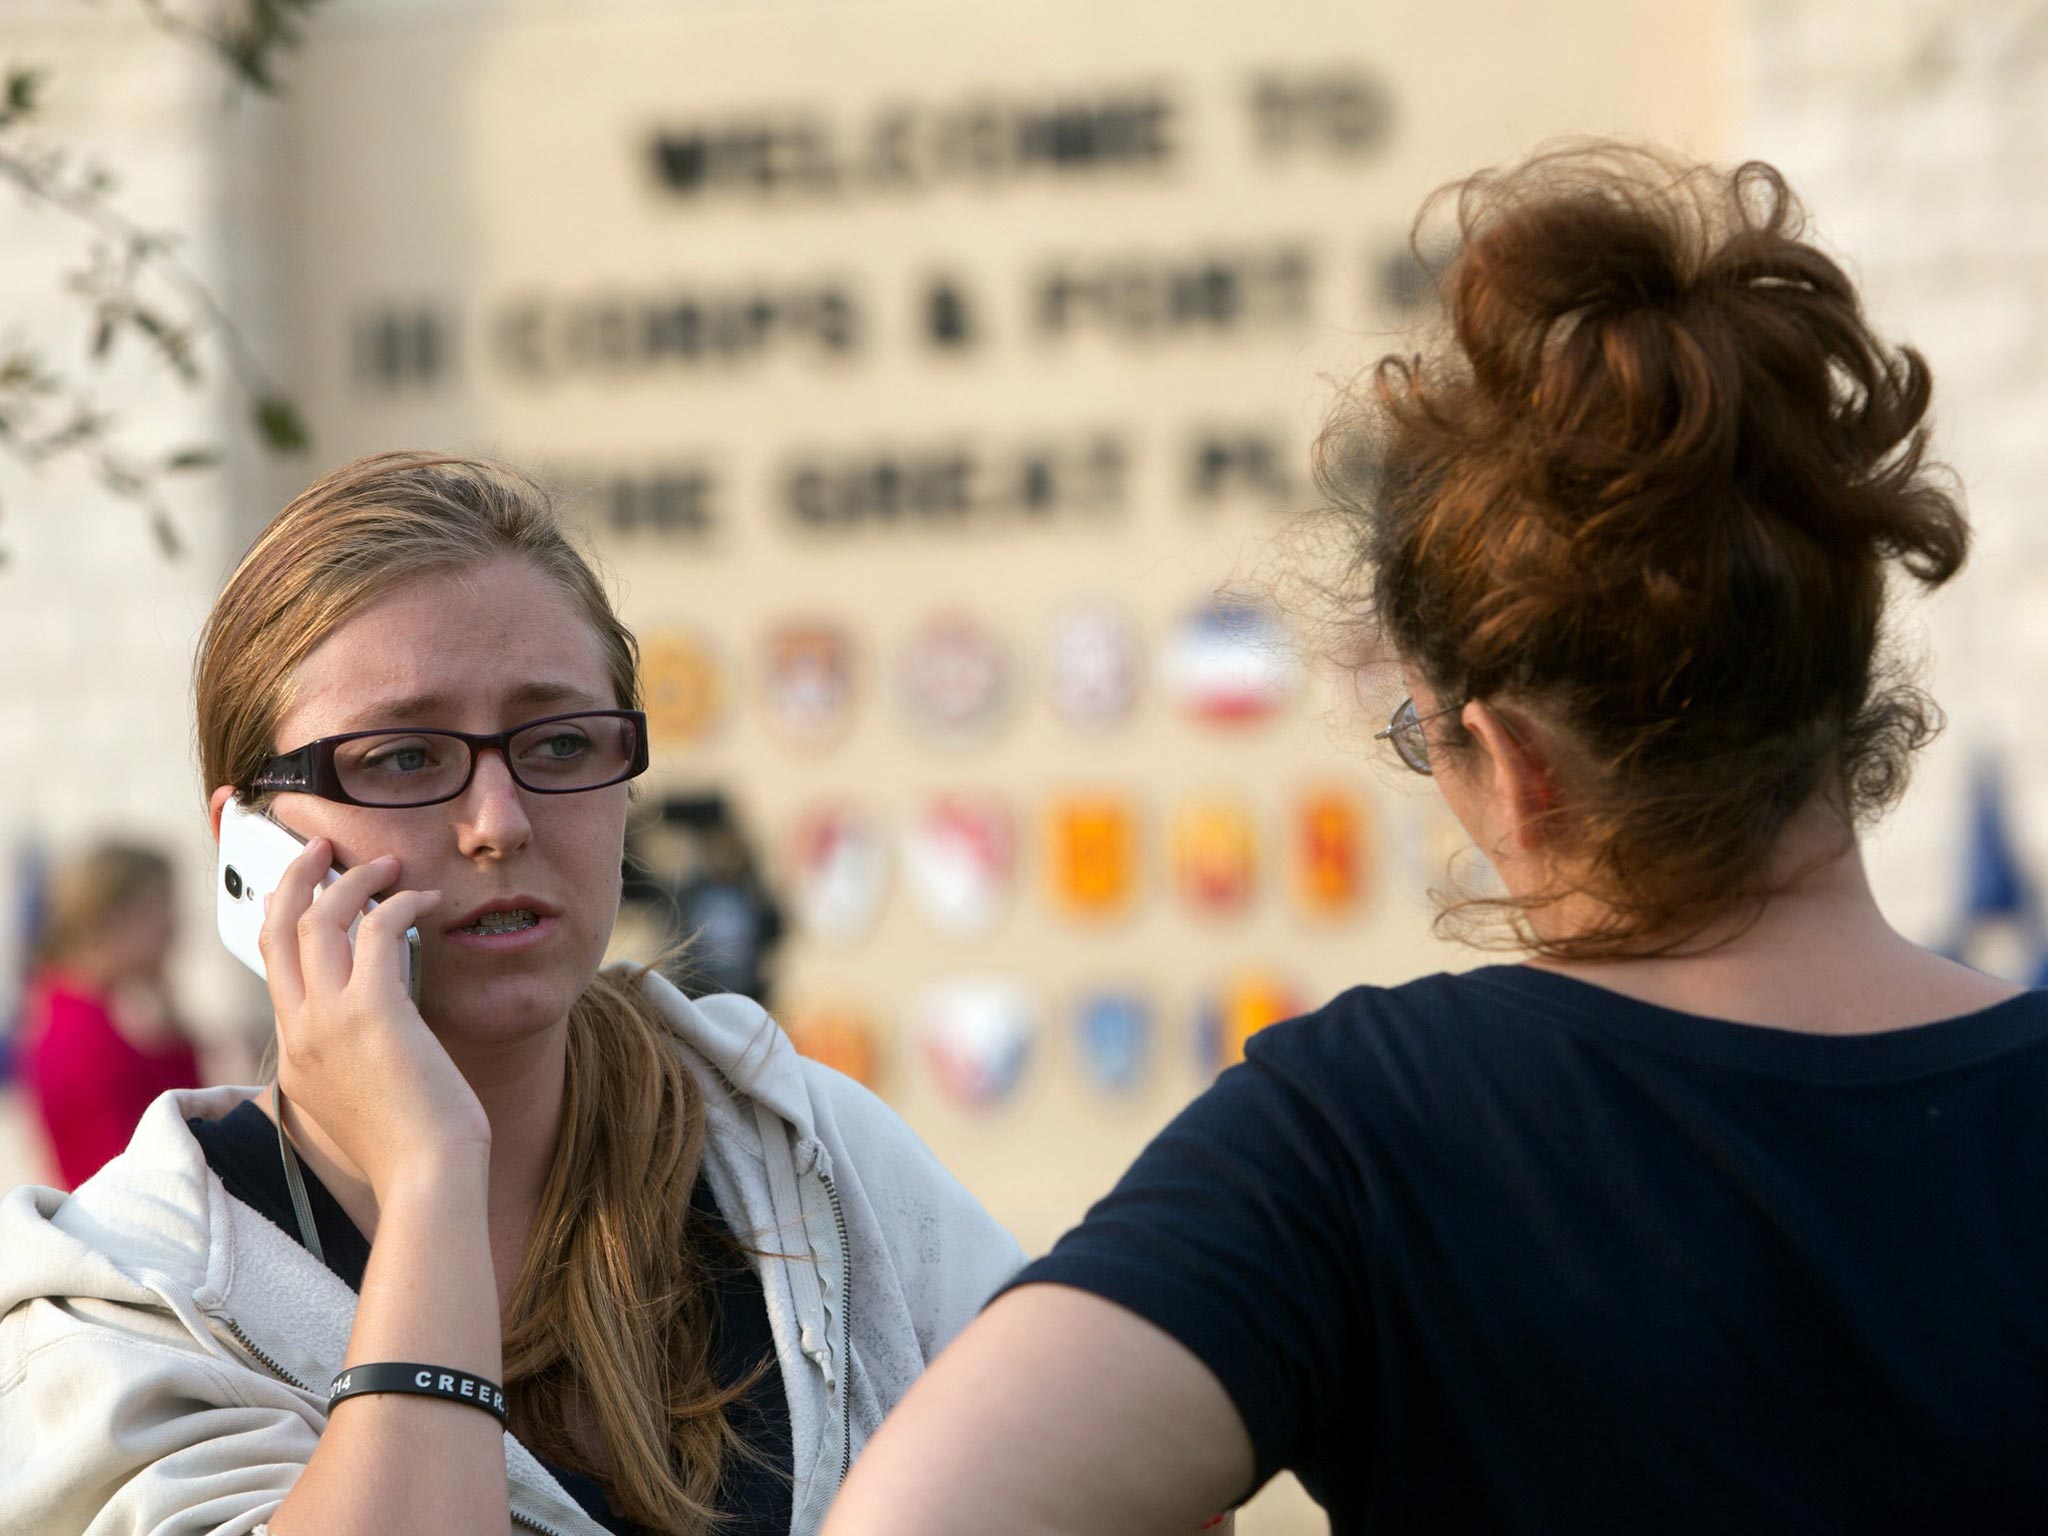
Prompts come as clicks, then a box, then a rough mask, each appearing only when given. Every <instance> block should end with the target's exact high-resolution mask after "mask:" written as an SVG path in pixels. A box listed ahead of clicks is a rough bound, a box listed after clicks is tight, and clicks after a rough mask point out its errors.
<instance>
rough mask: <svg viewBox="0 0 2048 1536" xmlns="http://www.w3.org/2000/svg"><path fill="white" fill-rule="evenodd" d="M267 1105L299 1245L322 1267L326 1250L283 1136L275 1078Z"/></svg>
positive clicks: (295, 1155)
mask: <svg viewBox="0 0 2048 1536" xmlns="http://www.w3.org/2000/svg"><path fill="white" fill-rule="evenodd" d="M270 1105H271V1109H272V1111H273V1112H274V1113H275V1114H276V1116H277V1155H278V1159H279V1161H281V1162H282V1163H283V1164H284V1182H285V1185H286V1187H287V1188H289V1189H290V1190H291V1192H292V1214H293V1215H295V1216H297V1217H298V1218H299V1241H300V1242H301V1243H303V1244H305V1246H306V1251H307V1252H308V1253H310V1254H312V1255H313V1257H314V1258H316V1259H318V1260H319V1261H320V1262H321V1263H322V1264H325V1263H326V1262H327V1250H326V1249H324V1248H322V1247H321V1246H320V1229H319V1228H318V1227H316V1226H314V1225H313V1203H312V1202H311V1201H310V1200H308V1199H307V1198H306V1181H305V1179H304V1178H303V1177H302V1176H301V1175H300V1173H299V1155H298V1153H296V1152H294V1151H293V1150H292V1144H291V1139H290V1138H289V1137H287V1136H286V1135H285V1133H284V1086H283V1085H282V1084H281V1083H279V1082H278V1080H277V1079H276V1078H274V1077H273V1078H272V1079H271V1080H270Z"/></svg>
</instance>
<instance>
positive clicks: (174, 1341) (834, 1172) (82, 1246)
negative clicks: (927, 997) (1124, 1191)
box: [0, 975, 1023, 1536]
mask: <svg viewBox="0 0 2048 1536" xmlns="http://www.w3.org/2000/svg"><path fill="white" fill-rule="evenodd" d="M643 985H644V986H645V988H646V990H647V992H648V993H649V994H650V995H651V996H652V997H653V998H654V999H655V1001H656V1002H657V1004H658V1006H659V1007H660V1009H661V1012H662V1013H663V1015H664V1016H666V1017H667V1019H668V1020H669V1021H670V1023H671V1024H672V1025H673V1026H674V1028H675V1031H676V1034H677V1036H678V1038H679V1039H680V1041H681V1042H682V1044H683V1047H684V1052H683V1054H684V1058H685V1060H686V1061H687V1062H688V1063H689V1065H690V1067H691V1069H692V1071H693V1073H694V1075H695V1077H696V1079H697V1081H698V1083H699V1085H700V1086H701V1087H702V1089H703V1093H704V1104H705V1110H706V1116H707V1122H708V1134H707V1136H706V1138H705V1151H704V1172H705V1177H706V1178H707V1179H708V1180H709V1181H710V1185H711V1191H712V1194H713V1195H714V1196H716V1198H717V1201H718V1207H719V1211H720V1213H721V1214H722V1215H723V1216H724V1217H725V1220H726V1223H727V1225H729V1226H730V1227H731V1228H732V1230H733V1231H734V1233H735V1234H737V1235H739V1236H740V1237H741V1238H742V1239H743V1240H744V1239H746V1238H747V1237H748V1236H749V1235H750V1234H751V1235H753V1237H754V1241H755V1242H756V1243H757V1244H758V1246H760V1247H762V1248H766V1249H769V1250H771V1252H770V1253H768V1254H763V1255H760V1256H757V1257H756V1258H755V1260H754V1263H755V1267H756V1269H757V1270H758V1272H759V1274H760V1278H761V1287H762V1290H763V1293H764V1294H765V1296H766V1298H767V1303H768V1321H769V1324H770V1327H771V1329H772V1330H773V1333H774V1337H775V1345H776V1352H777V1355H778V1357H779V1362H780V1365H781V1372H782V1383H783V1387H784V1389H785V1391H786V1393H787V1395H788V1398H789V1424H790V1437H791V1442H792V1447H793V1465H794V1472H795V1479H796V1482H795V1489H794V1498H793V1501H792V1511H793V1519H792V1521H791V1525H790V1529H791V1531H792V1532H793V1533H800V1536H801V1533H809V1532H814V1531H816V1530H817V1529H818V1527H819V1526H820V1525H821V1524H822V1523H823V1520H824V1517H825V1510H826V1507H827V1506H828V1505H829V1504H830V1503H831V1501H832V1497H833V1495H834V1494H835V1493H837V1492H838V1489H839V1484H840V1480H841V1479H842V1478H843V1477H844V1476H845V1473H846V1468H847V1466H848V1465H849V1463H850V1462H851V1460H852V1458H853V1456H854V1454H855V1453H856V1452H857V1451H858V1450H859V1449H860V1447H861V1446H862V1445H863V1444H864V1443H865V1442H866V1440H867V1438H868V1436H869V1435H870V1434H871V1433H872V1432H873V1431H874V1429H875V1427H876V1426H877V1425H878V1424H879V1423H880V1422H881V1419H882V1415H883V1414H884V1413H886V1412H887V1411H888V1409H889V1408H890V1407H891V1406H893V1405H894V1404H895V1402H896V1401H897V1400H898V1399H899V1398H900V1397H901V1396H902V1395H903V1393H904V1392H905V1391H906V1390H907V1389H908V1387H909V1386H910V1383H911V1382H912V1381H913V1380H914V1379H915V1378H916V1377H917V1375H918V1373H919V1372H920V1371H922V1370H923V1369H924V1366H925V1364H926V1362H927V1361H929V1360H930V1359H931V1358H932V1356H934V1355H935V1354H937V1353H938V1351H939V1348H940V1347H941V1346H942V1345H943V1344H945V1343H946V1341H947V1340H948V1339H950V1338H951V1337H952V1336H953V1335H954V1334H955V1333H957V1332H958V1331H959V1330H960V1329H961V1328H962V1327H964V1326H965V1325H966V1323H967V1322H968V1320H969V1319H970V1318H971V1317H972V1316H973V1315H974V1313H975V1311H976V1309H977V1308H979V1307H980V1305H981V1304H982V1302H984V1301H985V1300H986V1299H987V1298H988V1297H989V1295H990V1294H991V1293H992V1292H993V1291H994V1290H995V1289H996V1287H997V1286H998V1285H1000V1284H1001V1283H1002V1282H1003V1281H1004V1280H1006V1279H1007V1278H1008V1277H1009V1276H1010V1275H1011V1274H1012V1273H1014V1272H1015V1270H1016V1269H1017V1268H1018V1266H1019V1265H1020V1264H1021V1263H1022V1262H1023V1255H1022V1253H1021V1252H1020V1251H1019V1249H1018V1247H1017V1244H1016V1243H1015V1242H1014V1241H1013V1240H1012V1239H1011V1238H1010V1237H1009V1235H1008V1234H1007V1233H1005V1232H1004V1231H1003V1230H1002V1229H1001V1228H1000V1227H998V1226H997V1225H996V1224H995V1222H994V1221H993V1220H991V1219H990V1217H989V1216H988V1213H987V1212H985V1211H984V1210H983V1209H982V1208H981V1206H980V1205H979V1204H978V1203H977V1202H976V1201H975V1199H974V1197H973V1196H972V1195H970V1194H968V1193H967V1191H966V1190H965V1189H963V1188H962V1187H961V1186H960V1185H959V1183H957V1182H956V1181H955V1180H954V1179H953V1178H952V1177H951V1175H949V1174H948V1173H947V1172H946V1171H945V1169H943V1168H942V1167H940V1166H939V1164H938V1162H937V1160H936V1159H934V1158H933V1157H932V1155H931V1153H930V1152H928V1151H927V1150H926V1149H925V1147H924V1146H923V1144H922V1143H921V1142H919V1141H918V1140H917V1138H916V1137H915V1136H914V1135H912V1134H911V1132H910V1130H909V1128H908V1127H906V1126H905V1125H904V1124H903V1122H902V1121H901V1120H899V1119H898V1118H897V1117H896V1115H895V1113H894V1112H893V1111H891V1110H890V1109H889V1108H888V1107H887V1106H886V1105H884V1104H883V1103H882V1102H881V1100H879V1099H877V1098H876V1097H875V1096H874V1095H873V1094H871V1093H869V1092H868V1091H867V1090H866V1089H864V1088H862V1087H860V1086H859V1085H858V1084H856V1083H854V1082H852V1081H850V1080H849V1079H847V1078H845V1077H842V1076H840V1075H839V1074H838V1073H836V1072H833V1071H831V1070H830V1069H829V1068H826V1067H823V1066H820V1065H819V1064H818V1063H816V1062H813V1061H809V1060H806V1059H805V1058H803V1057H801V1056H799V1055H798V1054H797V1052H796V1051H795V1050H794V1048H792V1047H791V1045H790V1043H789V1040H788V1037H787V1036H785V1035H784V1034H783V1033H782V1031H781V1030H780V1029H779V1028H777V1027H776V1026H775V1024H774V1022H773V1021H772V1020H771V1019H769V1017H768V1016H767V1014H766V1013H764V1012H763V1011H762V1010H761V1008H760V1007H759V1005H757V1004H755V1003H752V1002H750V1001H748V1000H746V999H744V998H739V997H713V998H705V999H701V1000H699V1001H697V1002H695V1003H692V1002H690V1001H689V1000H687V999H686V998H684V997H683V995H682V994H681V993H680V992H678V991H677V990H676V989H675V988H674V987H672V986H670V985H669V984H668V983H667V982H666V981H663V980H661V979H660V978H659V977H657V976H652V975H650V976H649V977H648V978H647V980H646V981H645V982H644V983H643ZM256 1091H257V1090H255V1089H249V1088H213V1089H206V1090H202V1091H199V1092H193V1093H170V1094H165V1095H164V1096H163V1097H162V1098H160V1099H158V1100H157V1101H156V1102H155V1103H154V1104H153V1105H151V1106H150V1108H149V1110H148V1112H147V1113H146V1114H145V1115H144V1117H143V1119H142V1123H141V1124H140V1126H138V1127H137V1129H136V1132H135V1137H134V1139H133V1140H132V1141H131V1142H130V1143H129V1145H128V1149H127V1150H126V1151H125V1152H123V1153H122V1154H121V1155H120V1156H119V1157H117V1158H115V1159H114V1160H113V1161H112V1162H110V1163H109V1164H107V1166H106V1167H105V1168H103V1169H102V1170H101V1171H100V1172H99V1173H97V1174H95V1175H94V1176H93V1177H92V1178H91V1179H89V1180H87V1181H86V1182H85V1183H84V1184H83V1185H81V1186H80V1187H79V1188H78V1190H77V1191H76V1192H75V1193H73V1194H70V1195H64V1194H61V1193H59V1192H58V1191H56V1190H51V1189H44V1188H39V1187H34V1186H29V1185H23V1186H20V1187H18V1188H16V1189H14V1190H12V1191H10V1192H9V1193H8V1194H7V1195H6V1196H5V1198H4V1199H0V1536H72V1533H89V1536H116V1533H119V1536H201V1533H204V1536H262V1533H263V1532H264V1531H265V1529H266V1527H265V1524H264V1522H265V1521H267V1520H268V1519H269V1518H270V1516H271V1515H272V1514H273V1513H275V1511H276V1509H277V1507H278V1505H279V1504H280V1503H282V1502H283V1500H284V1496H285V1494H286V1493H287V1492H289V1491H290V1489H291V1486H292V1483H293V1481H294V1480H295V1479H296V1478H297V1477H298V1474H299V1470H300V1468H302V1467H303V1466H304V1465H305V1463H306V1460H307V1458H308V1457H309V1456H311V1455H312V1453H313V1448H314V1446H315V1445H316V1444H317V1443H318V1440H319V1435H320V1430H321V1427H322V1426H323V1425H324V1424H325V1423H326V1422H327V1413H326V1402H325V1397H324V1393H325V1390H326V1387H327V1385H328V1383H329V1382H330V1381H331V1380H332V1379H333V1378H334V1376H335V1375H336V1374H337V1373H338V1372H339V1371H340V1369H341V1366H342V1356H343V1352H344V1350H345V1349H346V1347H347V1344H348V1337H349V1329H350V1327H351V1325H352V1323H353V1321H354V1316H355V1302H356V1297H355V1293H354V1292H352V1291H351V1290H350V1289H349V1288H348V1286H347V1285H345V1284H344V1283H343V1282H342V1281H341V1280H340V1279H338V1278H336V1276H335V1275H334V1274H333V1273H332V1272H331V1271H329V1270H328V1269H327V1268H326V1267H325V1266H324V1265H322V1264H321V1263H319V1262H318V1261H317V1260H315V1259H314V1258H313V1257H312V1256H311V1255H310V1254H308V1253H307V1252H306V1251H305V1250H304V1249H303V1248H301V1247H300V1246H299V1244H298V1242H297V1240H296V1239H294V1238H292V1237H290V1236H288V1235H287V1234H286V1233H284V1232H283V1231H281V1230H280V1229H279V1228H278V1227H277V1226H275V1225H274V1224H272V1223H271V1222H270V1221H269V1220H267V1219H266V1218H265V1217H263V1216H260V1215H258V1214H257V1213H256V1212H255V1211H253V1210H251V1209H250V1208H249V1207H248V1206H246V1205H244V1204H243V1203H242V1202H241V1201H239V1200H236V1199H234V1198H233V1197H232V1196H230V1195H229V1194H228V1193H227V1191H226V1190H225V1189H224V1188H222V1186H221V1182H220V1180H219V1179H218V1178H216V1177H215V1176H214V1174H213V1172H212V1170H211V1169H210V1168H208V1166H207V1164H206V1158H205V1155H204V1154H203V1153H202V1152H201V1150H200V1148H199V1144H198V1142H197V1141H196V1140H195V1139H194V1138H193V1136H192V1134H191V1131H190V1130H189V1128H188V1127H187V1126H186V1124H185V1120H186V1117H188V1116H196V1117H203V1118H208V1119H213V1118H218V1117H219V1116H221V1115H224V1114H226V1113H228V1112H229V1111H230V1110H231V1109H233V1108H234V1107H235V1105H237V1104H238V1103H240V1102H241V1101H242V1100H244V1099H246V1098H248V1097H250V1096H251V1095H252V1094H253V1093H255V1092H256ZM771 1239H772V1240H771ZM849 1273H850V1275H851V1284H850V1287H849V1283H848V1276H849ZM849 1295H850V1297H851V1305H848V1304H847V1298H848V1296H849ZM505 1462H506V1471H507V1474H508V1477H509V1479H510V1490H511V1528H512V1530H513V1531H514V1532H515V1533H527V1536H531V1533H532V1532H541V1533H555V1536H605V1533H604V1531H603V1528H602V1527H601V1526H599V1525H598V1524H597V1523H596V1522H595V1521H593V1520H591V1519H590V1517H589V1516H587V1515H586V1514H584V1513H583V1511H582V1509H581V1507H580V1506H578V1505H577V1503H576V1502H575V1500H574V1499H572V1498H570V1497H569V1495H568V1494H566V1493H565V1492H563V1490H562V1488H561V1487H560V1485H558V1484H557V1483H556V1482H555V1481H554V1479H553V1478H552V1477H550V1476H549V1475H548V1474H547V1472H545V1471H544V1470H543V1469H542V1468H541V1466H540V1464H539V1463H538V1462H536V1461H535V1460H534V1459H533V1457H532V1455H531V1454H530V1453H529V1452H528V1451H527V1450H526V1448H525V1447H524V1446H523V1445H521V1444H520V1443H519V1442H518V1441H517V1440H515V1439H514V1438H513V1437H512V1436H510V1435H507V1436H506V1437H505Z"/></svg>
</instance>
